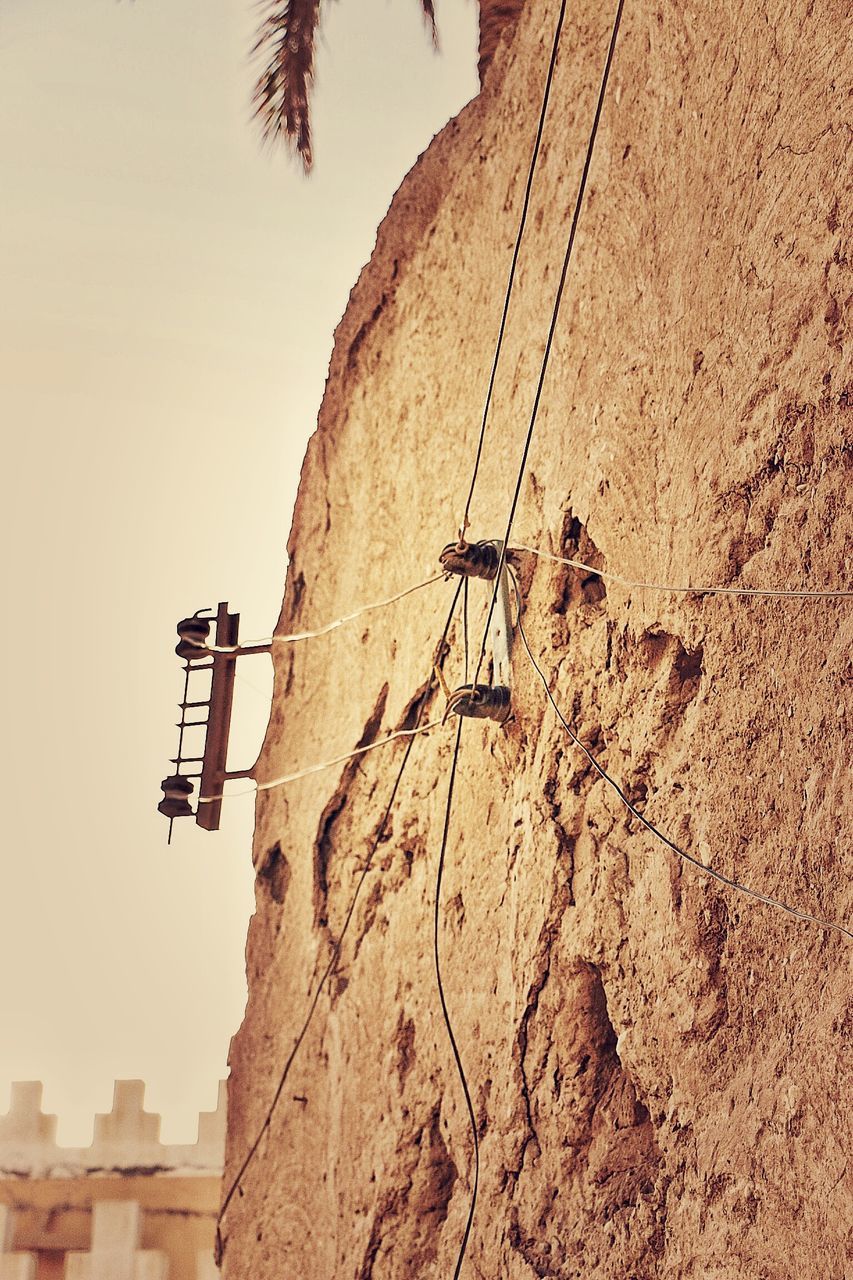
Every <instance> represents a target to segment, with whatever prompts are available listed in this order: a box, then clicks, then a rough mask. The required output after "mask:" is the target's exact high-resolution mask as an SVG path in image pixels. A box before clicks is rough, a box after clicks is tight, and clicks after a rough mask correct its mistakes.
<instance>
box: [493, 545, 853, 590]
mask: <svg viewBox="0 0 853 1280" xmlns="http://www.w3.org/2000/svg"><path fill="white" fill-rule="evenodd" d="M509 550H510V551H527V552H529V553H530V555H532V556H539V557H540V558H541V559H543V560H553V561H554V563H555V564H567V565H570V566H571V567H572V568H573V569H581V570H582V571H584V572H585V573H595V574H597V575H598V577H599V578H604V579H605V581H607V582H617V583H618V584H619V585H620V586H622V587H627V588H629V589H630V590H632V591H634V590H636V591H640V590H643V591H668V592H671V593H672V594H673V595H718V596H767V597H772V598H775V597H777V596H780V597H783V598H785V597H788V598H794V599H798V600H799V599H804V600H849V599H853V591H844V590H835V589H833V590H826V591H824V590H820V591H817V590H815V591H812V590H806V589H805V588H799V587H798V588H784V589H777V588H775V587H774V588H770V587H719V586H715V587H707V586H703V587H676V586H672V585H671V584H670V583H663V582H634V581H632V580H631V579H630V578H623V577H622V575H621V574H618V573H611V572H610V570H609V569H596V568H595V566H594V565H591V564H584V562H583V561H582V560H571V559H569V557H568V556H555V555H553V554H552V553H551V552H550V551H539V550H537V549H536V547H526V546H524V545H523V543H519V544H518V545H516V546H513V547H510V548H509Z"/></svg>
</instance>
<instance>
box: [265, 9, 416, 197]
mask: <svg viewBox="0 0 853 1280" xmlns="http://www.w3.org/2000/svg"><path fill="white" fill-rule="evenodd" d="M320 4H321V0H263V4H262V9H263V10H264V11H265V14H266V16H265V17H264V18H263V19H262V21H261V25H260V27H259V29H258V34H257V37H256V39H255V43H254V45H253V47H252V54H253V56H257V57H259V58H262V59H263V69H262V71H261V73H260V75H259V77H258V80H257V83H256V85H255V91H254V94H253V95H252V105H253V107H254V110H255V115H256V116H257V117H258V119H259V120H260V123H261V130H262V132H263V136H264V138H265V139H266V141H268V142H284V143H285V145H286V146H288V147H289V148H290V149H291V150H292V151H293V152H294V154H295V155H296V156H298V157H299V159H300V160H301V161H302V166H303V168H304V170H305V172H306V173H308V171H309V170H310V168H311V165H312V164H313V160H314V156H313V152H312V148H311V90H312V86H313V84H314V45H315V40H316V35H317V26H318V23H319V19H320ZM421 5H422V7H423V11H424V17H425V18H426V21H427V24H428V26H429V29H430V32H431V35H432V38H433V41H434V40H435V38H436V29H435V3H434V0H421Z"/></svg>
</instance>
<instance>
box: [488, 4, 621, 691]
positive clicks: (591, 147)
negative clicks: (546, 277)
mask: <svg viewBox="0 0 853 1280" xmlns="http://www.w3.org/2000/svg"><path fill="white" fill-rule="evenodd" d="M624 3H625V0H618V4H617V6H616V15H615V17H614V19H613V26H612V29H611V33H610V44H609V46H608V50H607V58H606V60H605V63H604V70H603V72H602V76H601V83H600V86H599V90H598V101H597V102H596V106H595V115H594V117H593V121H592V126H591V128H590V133H589V140H588V142H587V148H586V156H585V158H584V165H583V170H582V171H581V179H580V183H579V184H578V193H577V197H576V199H575V208H574V213H573V215H572V223H571V227H570V229H569V238H568V242H567V244H566V252H565V255H564V257H563V266H562V270H561V271H560V280H559V283H558V285H557V292H556V294H555V297H554V307H553V310H552V313H551V323H550V325H549V327H548V336H547V338H546V340H545V350H544V352H543V355H542V364H541V366H540V369H539V379H538V382H537V384H536V394H535V396H534V398H533V409H532V411H531V414H530V423H529V425H528V428H527V436H526V437H525V441H524V448H523V450H522V453H521V462H520V464H519V467H518V478H517V480H516V484H515V492H514V493H513V497H512V502H511V504H510V509H509V518H508V519H507V523H506V531H505V533H504V536H503V540H502V545H501V553H500V558H499V560H498V569H497V573H496V575H495V585H494V589H493V591H492V599H491V603H490V605H489V613H488V617H487V618H486V626H485V629H484V631H483V641H482V644H481V646H480V655H479V657H478V659H477V666H476V669H475V672H474V681H473V683H474V684H476V683H477V681H478V679H479V677H480V670H481V668H482V665H483V660H484V658H485V656H486V641H487V639H488V635H489V627H490V626H491V622H492V616H493V614H494V611H495V604H496V602H497V598H498V591H499V589H500V581H501V569H502V568H503V566H504V564H505V563H506V548H507V543H508V542H509V535H510V533H511V531H512V524H513V521H514V519H515V512H516V508H517V506H518V500H519V497H520V495H521V485H522V482H523V480H524V473H525V470H526V468H527V458H528V455H529V453H530V445H531V443H532V441H533V432H534V430H535V428H536V419H537V418H538V416H539V404H540V401H541V399H542V388H543V386H544V384H545V375H546V373H547V371H548V365H549V363H550V359H551V348H552V346H553V345H554V334H555V332H556V329H557V320H558V318H559V315H560V303H561V302H562V298H563V290H564V288H565V285H566V277H567V276H568V272H569V265H570V264H571V260H572V251H573V249H574V244H575V236H576V233H577V229H578V222H579V221H580V215H581V209H582V208H583V198H584V194H585V192H586V184H587V179H588V177H589V171H590V168H591V166H592V157H593V153H594V151H595V140H596V138H597V137H598V126H599V123H600V121H601V112H602V109H603V107H604V99H605V95H606V93H607V82H608V80H609V78H610V68H611V66H612V64H613V55H614V53H615V51H616V41H617V40H618V38H619V27H620V25H621V22H622V9H623V7H624Z"/></svg>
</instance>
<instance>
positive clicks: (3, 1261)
mask: <svg viewBox="0 0 853 1280" xmlns="http://www.w3.org/2000/svg"><path fill="white" fill-rule="evenodd" d="M41 1093H42V1087H41V1084H39V1083H37V1082H30V1083H25V1084H15V1085H13V1086H12V1100H11V1106H10V1108H9V1112H8V1114H6V1115H5V1116H0V1280H212V1278H213V1277H215V1276H216V1275H217V1274H218V1273H217V1270H216V1267H215V1265H214V1261H213V1240H214V1231H215V1223H216V1213H217V1209H218V1206H219V1187H220V1177H221V1171H222V1159H223V1150H224V1142H225V1088H224V1085H222V1086H220V1091H219V1104H218V1107H217V1110H216V1111H215V1112H203V1113H202V1114H201V1115H200V1116H199V1124H198V1140H197V1141H196V1142H194V1143H192V1144H188V1145H169V1144H164V1143H161V1142H160V1117H159V1116H157V1115H153V1114H150V1113H149V1112H146V1111H145V1110H144V1107H143V1102H144V1093H145V1086H144V1085H143V1083H142V1081H140V1080H119V1081H117V1082H116V1085H115V1093H114V1098H113V1108H112V1111H111V1112H110V1113H109V1114H108V1115H99V1116H96V1117H95V1123H94V1135H93V1140H92V1144H91V1146H89V1147H83V1148H72V1147H60V1146H57V1143H56V1117H55V1116H50V1115H44V1114H43V1112H42V1110H41Z"/></svg>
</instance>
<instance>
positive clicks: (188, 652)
mask: <svg viewBox="0 0 853 1280" xmlns="http://www.w3.org/2000/svg"><path fill="white" fill-rule="evenodd" d="M175 653H176V654H177V655H178V657H179V658H183V659H184V660H185V661H186V662H201V660H202V658H209V657H210V651H209V649H208V648H207V647H206V645H204V644H199V643H197V642H196V641H195V640H179V641H178V643H177V644H176V645H175Z"/></svg>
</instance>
